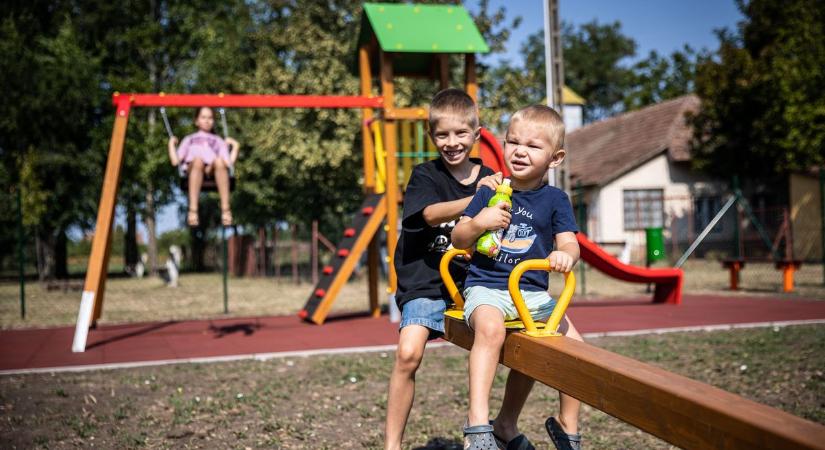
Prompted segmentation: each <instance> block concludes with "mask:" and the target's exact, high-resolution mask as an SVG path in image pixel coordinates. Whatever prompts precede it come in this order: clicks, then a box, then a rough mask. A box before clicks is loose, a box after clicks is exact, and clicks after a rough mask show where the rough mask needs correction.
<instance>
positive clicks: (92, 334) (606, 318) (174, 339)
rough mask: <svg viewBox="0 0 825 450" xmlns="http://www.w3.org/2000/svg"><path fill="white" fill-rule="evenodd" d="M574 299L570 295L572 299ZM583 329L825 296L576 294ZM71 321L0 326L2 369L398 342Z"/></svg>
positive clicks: (386, 326)
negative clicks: (678, 300)
mask: <svg viewBox="0 0 825 450" xmlns="http://www.w3.org/2000/svg"><path fill="white" fill-rule="evenodd" d="M573 300H574V302H575V300H576V299H575V298H574V299H573ZM568 313H569V316H570V318H571V320H572V321H573V323H574V324H575V326H576V328H578V330H579V331H580V332H581V333H598V332H616V331H634V330H648V329H654V328H678V327H690V326H706V325H723V324H741V323H761V322H780V321H798V320H825V301H818V300H804V299H797V298H794V297H745V296H697V295H686V296H685V297H684V300H683V303H682V304H681V305H678V306H677V305H670V304H652V303H650V300H649V298H643V297H638V298H632V299H623V300H622V299H611V300H605V301H598V302H597V301H581V302H579V303H578V304H576V303H574V304H573V305H572V306H571V307H570V309H569V310H568ZM73 335H74V327H60V328H47V329H27V330H3V331H0V370H17V369H31V368H46V367H55V368H56V367H65V366H78V365H88V364H112V363H126V362H139V361H158V360H170V359H172V360H174V359H188V358H199V357H213V356H231V355H249V354H254V353H274V352H289V351H305V350H320V349H340V348H351V347H364V346H376V345H392V344H396V343H397V342H398V324H396V323H391V322H390V321H389V320H388V318H387V316H381V317H379V318H372V317H369V315H368V314H366V313H365V314H358V315H348V316H332V317H329V318H328V319H327V321H326V322H325V323H324V325H321V326H318V325H314V324H310V323H307V322H305V321H303V320H301V318H299V317H298V315H297V314H292V315H289V316H279V317H241V318H231V319H220V320H211V321H206V320H200V321H185V322H175V321H170V322H158V323H137V324H122V325H117V324H114V325H107V324H103V323H101V325H100V326H99V327H98V328H97V329H95V330H90V331H89V338H88V343H87V347H86V352H84V353H72V351H71V346H72V336H73Z"/></svg>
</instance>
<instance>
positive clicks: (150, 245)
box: [143, 183, 158, 275]
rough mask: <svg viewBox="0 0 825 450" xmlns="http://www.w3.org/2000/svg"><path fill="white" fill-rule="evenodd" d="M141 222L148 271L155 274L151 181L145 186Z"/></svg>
mask: <svg viewBox="0 0 825 450" xmlns="http://www.w3.org/2000/svg"><path fill="white" fill-rule="evenodd" d="M143 224H144V225H146V234H147V242H146V252H147V253H148V255H149V262H148V264H149V273H150V274H151V275H157V274H158V264H157V262H158V240H157V235H156V229H155V225H156V224H155V196H154V186H153V185H152V183H149V184H148V185H147V186H146V207H145V209H144V212H143Z"/></svg>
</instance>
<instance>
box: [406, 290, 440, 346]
mask: <svg viewBox="0 0 825 450" xmlns="http://www.w3.org/2000/svg"><path fill="white" fill-rule="evenodd" d="M446 310H447V304H446V303H445V302H444V300H442V299H440V298H438V299H436V298H414V299H412V300H410V301H408V302H407V303H404V307H403V308H402V309H401V325H399V326H398V329H399V330H400V329H402V328H404V327H406V326H407V325H421V326H422V327H425V328H427V329H429V330H430V336H429V337H428V339H437V338H440V337H441V336H443V335H444V311H446Z"/></svg>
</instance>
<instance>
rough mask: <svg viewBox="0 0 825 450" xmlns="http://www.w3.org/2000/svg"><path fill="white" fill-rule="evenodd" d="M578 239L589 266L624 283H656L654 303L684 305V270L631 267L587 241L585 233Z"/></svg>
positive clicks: (584, 258) (582, 254)
mask: <svg viewBox="0 0 825 450" xmlns="http://www.w3.org/2000/svg"><path fill="white" fill-rule="evenodd" d="M576 237H577V238H578V240H579V248H580V249H581V257H582V259H583V260H584V261H585V262H586V263H587V264H590V265H591V266H593V267H595V268H596V269H598V270H599V271H600V272H602V273H604V274H605V275H608V276H610V277H613V278H617V279H619V280H622V281H628V282H631V283H656V291H655V292H654V293H653V303H671V304H674V305H679V304H681V303H682V281H683V278H684V272H682V269H664V268H663V269H648V268H645V267H639V266H630V265H627V264H625V263H623V262H621V261H619V260H618V259H616V257H615V256H613V255H611V254H610V253H607V252H606V251H604V249H602V248H601V247H599V246H598V245H596V243H595V242H593V241H591V240H590V239H587V236H585V235H584V233H578V234H577V235H576Z"/></svg>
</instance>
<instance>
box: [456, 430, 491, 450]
mask: <svg viewBox="0 0 825 450" xmlns="http://www.w3.org/2000/svg"><path fill="white" fill-rule="evenodd" d="M464 450H498V447H497V446H496V438H495V436H493V426H492V425H474V426H472V427H470V426H465V427H464Z"/></svg>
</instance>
